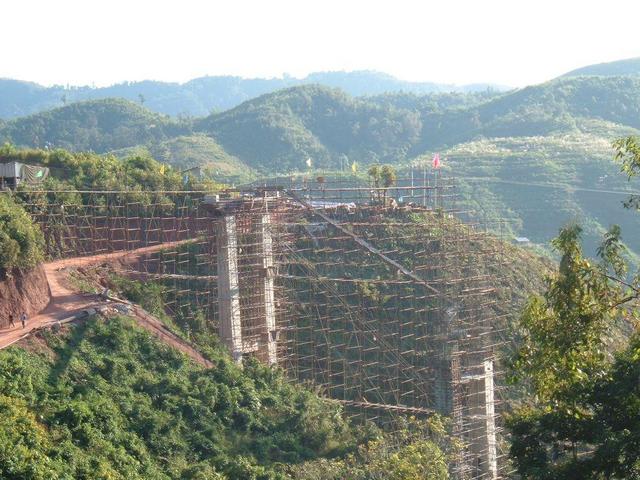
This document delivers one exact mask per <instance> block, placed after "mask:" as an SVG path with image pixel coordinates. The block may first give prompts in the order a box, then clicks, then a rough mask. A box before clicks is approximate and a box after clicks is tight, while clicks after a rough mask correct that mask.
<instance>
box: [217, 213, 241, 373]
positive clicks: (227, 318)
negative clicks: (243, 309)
mask: <svg viewBox="0 0 640 480" xmlns="http://www.w3.org/2000/svg"><path fill="white" fill-rule="evenodd" d="M217 247H218V248H217V250H218V313H219V321H220V326H219V331H220V338H221V339H222V341H223V342H224V344H225V345H226V346H227V347H228V348H229V350H230V351H231V355H232V357H233V359H234V361H235V362H236V363H239V364H242V352H243V347H242V322H241V317H240V285H239V282H238V237H237V233H236V219H235V217H234V216H233V215H227V216H224V217H222V218H221V219H220V220H219V221H218V228H217Z"/></svg>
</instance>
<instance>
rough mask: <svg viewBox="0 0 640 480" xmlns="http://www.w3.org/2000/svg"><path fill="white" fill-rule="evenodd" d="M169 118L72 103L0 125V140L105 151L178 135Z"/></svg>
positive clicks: (128, 106) (116, 105) (105, 104)
mask: <svg viewBox="0 0 640 480" xmlns="http://www.w3.org/2000/svg"><path fill="white" fill-rule="evenodd" d="M182 131H183V129H182V128H181V127H180V126H179V124H178V123H177V122H175V121H174V120H171V119H170V118H169V117H166V116H164V115H160V114H157V113H153V112H151V111H149V110H147V109H145V108H143V107H141V106H139V105H136V104H135V103H132V102H129V101H126V100H119V99H107V100H92V101H87V102H79V103H72V104H71V105H67V106H64V107H61V108H56V109H53V110H49V111H46V112H42V113H39V114H35V115H31V116H28V117H23V118H19V119H16V120H12V121H9V122H7V123H6V124H5V125H4V126H1V125H0V140H4V141H10V142H12V143H14V144H17V145H23V146H29V147H37V148H44V147H62V148H66V149H70V150H77V151H80V150H93V151H96V152H105V151H108V150H115V149H118V148H123V147H129V146H132V145H137V144H141V143H149V142H157V141H160V140H163V139H165V138H167V137H171V136H176V135H179V134H180V133H182Z"/></svg>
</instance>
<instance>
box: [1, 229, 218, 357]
mask: <svg viewBox="0 0 640 480" xmlns="http://www.w3.org/2000/svg"><path fill="white" fill-rule="evenodd" d="M188 242H190V240H185V241H180V242H169V243H162V244H158V245H153V246H150V247H143V248H138V249H136V250H130V251H122V252H115V253H107V254H100V255H92V256H88V257H75V258H67V259H64V260H57V261H54V262H49V263H46V264H44V265H43V267H44V272H45V275H46V277H47V282H48V283H49V290H50V291H51V301H50V302H49V305H48V306H47V307H46V308H45V309H44V310H42V311H41V312H40V313H39V314H38V315H35V316H33V317H31V318H29V319H28V320H27V325H26V327H25V328H22V325H21V324H20V322H19V321H16V327H13V328H9V329H5V330H1V331H0V349H2V348H6V347H8V346H9V345H12V344H14V343H16V342H18V341H19V340H21V339H22V338H25V337H26V336H28V335H30V334H31V333H32V332H33V331H34V330H37V329H40V328H43V327H48V326H51V325H54V324H56V323H58V322H60V321H64V320H66V319H70V318H72V317H75V316H77V315H80V314H81V313H82V312H83V311H85V310H90V309H96V308H99V307H102V306H104V305H105V304H106V303H105V301H103V300H98V299H96V296H95V295H85V294H82V293H79V292H76V291H74V290H73V289H72V288H71V287H70V286H69V284H68V280H67V275H66V271H65V269H66V268H68V267H74V268H77V267H83V266H89V265H96V264H102V263H110V262H115V261H117V260H121V259H123V258H125V257H129V256H132V257H139V256H142V255H147V254H149V253H153V252H156V251H159V250H164V249H168V248H173V247H176V246H178V245H181V244H184V243H188ZM132 316H133V317H134V318H135V319H136V320H137V321H138V324H139V325H140V326H141V327H142V328H144V329H146V330H148V331H149V332H151V333H152V334H154V335H155V336H156V337H157V338H159V339H160V340H161V341H163V342H164V343H166V344H168V345H170V346H172V347H174V348H176V349H178V350H180V351H181V352H183V353H185V354H186V355H188V356H189V357H191V358H192V359H193V360H195V361H196V362H197V363H199V364H201V365H203V366H205V367H211V366H212V364H211V362H209V361H208V360H207V359H206V358H204V357H203V356H202V355H200V354H199V353H198V352H197V351H196V350H195V349H194V348H193V347H191V346H190V345H189V344H188V343H187V342H185V341H184V340H182V339H181V338H180V337H178V336H177V335H175V334H173V333H172V332H171V331H169V330H167V328H166V327H165V326H164V324H163V323H162V322H161V321H160V320H158V319H157V318H155V317H154V316H152V315H150V314H149V313H147V312H145V311H144V310H143V309H142V308H140V307H138V306H134V307H133V310H132Z"/></svg>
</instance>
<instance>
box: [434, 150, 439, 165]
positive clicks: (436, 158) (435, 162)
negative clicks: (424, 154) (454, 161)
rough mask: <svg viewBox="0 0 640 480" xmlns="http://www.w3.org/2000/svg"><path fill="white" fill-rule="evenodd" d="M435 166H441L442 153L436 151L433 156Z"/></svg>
mask: <svg viewBox="0 0 640 480" xmlns="http://www.w3.org/2000/svg"><path fill="white" fill-rule="evenodd" d="M433 168H440V154H439V153H436V154H435V155H434V156H433Z"/></svg>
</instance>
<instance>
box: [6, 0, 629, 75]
mask: <svg viewBox="0 0 640 480" xmlns="http://www.w3.org/2000/svg"><path fill="white" fill-rule="evenodd" d="M0 12H2V19H3V21H2V26H1V27H0V45H2V55H1V58H0V77H11V78H19V79H24V80H32V81H37V82H39V83H43V84H47V85H49V84H53V83H55V84H72V85H79V84H92V83H95V84H96V85H106V84H111V83H115V82H120V81H124V80H143V79H153V80H168V81H186V80H188V79H191V78H194V77H198V76H202V75H222V74H232V75H240V76H244V77H265V76H266V77H274V76H282V74H283V73H289V74H291V75H293V76H296V77H299V76H304V75H305V74H307V73H309V72H312V71H323V70H358V69H372V70H379V71H384V72H387V73H390V74H392V75H394V76H396V77H399V78H401V79H405V80H414V81H436V82H445V83H457V84H462V83H471V82H492V83H499V84H506V85H510V86H523V85H526V84H531V83H537V82H541V81H544V80H548V79H550V78H552V77H554V76H556V75H559V74H561V73H563V72H565V71H567V70H571V69H573V68H576V67H580V66H583V65H587V64H590V63H599V62H605V61H611V60H617V59H621V58H626V57H634V56H640V38H639V37H638V28H639V22H640V20H639V19H640V2H639V1H637V0H626V1H621V0H608V1H592V0H581V1H574V0H553V1H550V0H504V1H501V0H467V1H462V0H458V1H456V0H441V1H438V2H434V1H431V0H422V1H406V0H392V1H376V0H368V1H360V0H321V1H307V0H230V1H218V0H209V1H195V0H180V1H163V0H155V1H146V0H144V1H141V0H127V1H123V0H109V1H95V0H56V1H52V0H46V1H36V0H2V3H1V4H0Z"/></svg>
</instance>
